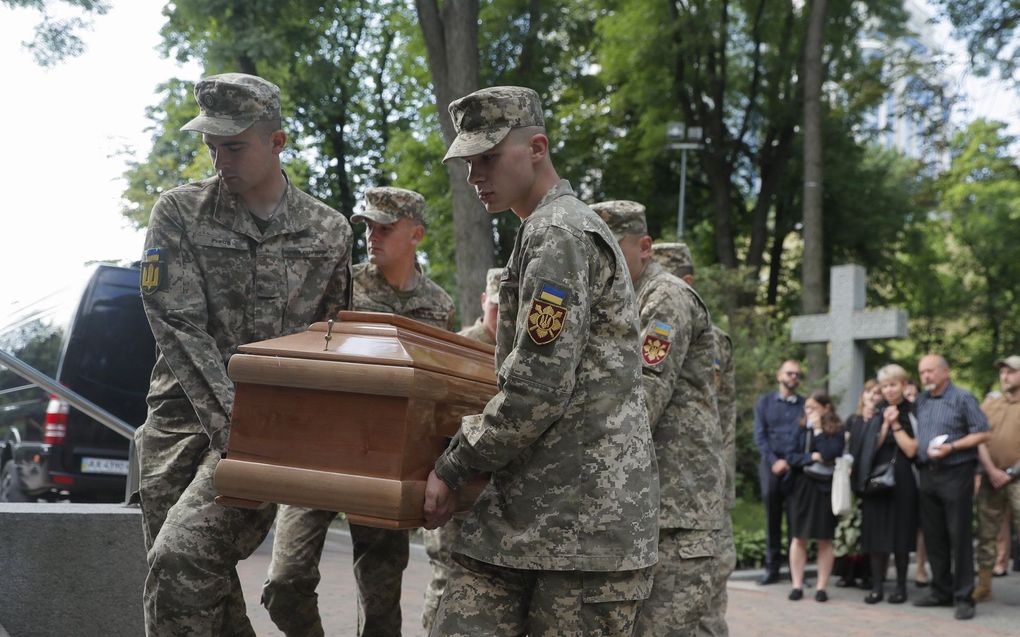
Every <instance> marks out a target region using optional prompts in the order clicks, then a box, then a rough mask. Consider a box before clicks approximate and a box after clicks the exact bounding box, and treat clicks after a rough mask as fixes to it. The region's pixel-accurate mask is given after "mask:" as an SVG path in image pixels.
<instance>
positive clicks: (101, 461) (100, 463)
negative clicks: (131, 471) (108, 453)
mask: <svg viewBox="0 0 1020 637" xmlns="http://www.w3.org/2000/svg"><path fill="white" fill-rule="evenodd" d="M81 472H82V473H107V474H113V475H118V476H126V475H127V474H128V461H127V460H114V459H113V458H82V459H81Z"/></svg>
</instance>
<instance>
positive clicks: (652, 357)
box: [641, 321, 673, 367]
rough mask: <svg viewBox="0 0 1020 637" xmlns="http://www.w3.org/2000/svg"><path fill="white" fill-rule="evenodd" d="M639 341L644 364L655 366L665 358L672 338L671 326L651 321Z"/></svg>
mask: <svg viewBox="0 0 1020 637" xmlns="http://www.w3.org/2000/svg"><path fill="white" fill-rule="evenodd" d="M648 327H649V329H648V330H647V331H646V332H645V339H644V341H643V342H642V343H641V358H642V359H643V360H644V361H645V365H648V366H650V367H656V366H658V365H659V364H660V363H662V361H664V360H666V356H667V355H668V354H669V348H670V345H671V343H672V338H673V326H672V325H670V324H668V323H663V322H662V321H652V323H651V325H649V326H648Z"/></svg>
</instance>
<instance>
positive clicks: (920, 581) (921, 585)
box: [914, 579, 928, 588]
mask: <svg viewBox="0 0 1020 637" xmlns="http://www.w3.org/2000/svg"><path fill="white" fill-rule="evenodd" d="M914 586H916V587H918V588H927V587H928V580H926V579H915V580H914Z"/></svg>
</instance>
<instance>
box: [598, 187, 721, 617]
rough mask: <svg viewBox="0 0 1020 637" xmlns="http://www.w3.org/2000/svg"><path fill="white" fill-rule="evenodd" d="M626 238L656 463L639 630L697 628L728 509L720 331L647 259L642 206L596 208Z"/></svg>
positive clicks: (684, 288) (694, 299) (686, 289)
mask: <svg viewBox="0 0 1020 637" xmlns="http://www.w3.org/2000/svg"><path fill="white" fill-rule="evenodd" d="M592 208H593V209H594V210H595V212H596V213H598V214H599V216H601V217H602V219H603V220H605V222H606V224H607V225H608V226H609V228H610V229H611V230H612V231H613V234H614V235H615V236H616V238H617V239H618V240H619V242H620V249H621V251H622V252H623V255H624V258H625V259H626V261H627V267H628V269H629V271H630V276H631V278H632V279H633V280H634V287H635V289H636V291H637V300H638V307H639V311H640V318H641V322H640V324H641V326H642V333H641V340H640V341H639V342H640V344H641V359H642V363H643V369H644V389H645V404H646V405H647V408H648V422H649V423H651V428H652V439H653V440H654V442H655V457H656V459H657V460H658V466H659V489H660V491H659V495H660V503H659V563H658V564H656V566H655V579H654V584H653V587H652V594H651V596H650V597H649V598H648V601H646V602H645V603H644V604H643V605H642V607H641V612H640V614H639V616H638V624H637V630H636V631H635V635H671V636H672V635H678V636H679V635H684V636H686V635H695V634H696V632H697V626H698V622H699V620H700V619H701V617H702V615H704V614H705V612H706V610H707V607H708V601H709V599H710V597H711V594H712V589H713V587H712V582H713V580H714V575H715V573H716V572H717V571H718V570H719V568H720V567H719V564H718V562H717V557H716V556H717V553H718V551H719V549H718V546H717V543H718V540H719V535H720V531H721V529H722V528H723V525H724V522H723V518H724V516H725V511H724V508H723V497H724V494H723V489H724V483H725V467H724V460H723V441H722V430H721V428H720V426H719V412H718V411H717V408H716V397H715V373H714V370H713V361H714V359H715V335H714V334H713V332H712V321H711V318H710V317H709V313H708V309H707V308H706V307H705V304H704V302H702V300H701V298H700V297H699V296H698V295H697V293H696V292H694V290H693V289H692V288H691V287H690V286H688V285H687V284H686V283H684V282H683V281H681V280H680V279H678V278H677V277H675V276H673V275H672V274H669V273H668V272H666V270H665V269H663V268H662V266H660V265H659V264H658V263H656V262H654V261H652V260H651V257H652V251H651V246H652V238H651V237H650V236H648V226H647V224H646V221H645V207H644V206H642V205H641V204H639V203H636V202H633V201H607V202H603V203H598V204H595V205H594V206H592Z"/></svg>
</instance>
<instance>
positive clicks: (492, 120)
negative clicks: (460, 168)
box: [443, 86, 545, 162]
mask: <svg viewBox="0 0 1020 637" xmlns="http://www.w3.org/2000/svg"><path fill="white" fill-rule="evenodd" d="M450 118H451V119H452V120H453V126H454V128H455V129H456V130H457V138H456V139H454V140H453V143H452V144H450V149H449V150H448V151H446V156H445V157H443V161H444V162H446V161H449V160H451V159H453V158H454V157H470V156H471V155H477V154H479V153H484V152H485V151H487V150H490V149H491V148H493V147H494V146H495V145H496V144H498V143H500V142H501V141H503V139H504V138H505V137H506V136H507V134H508V133H509V132H510V131H511V130H513V129H515V128H523V127H525V126H543V127H544V126H545V117H544V116H543V115H542V101H541V99H539V97H538V93H536V92H535V91H534V90H532V89H530V88H525V87H523V86H494V87H492V88H483V89H482V90H480V91H475V92H474V93H471V94H470V95H465V96H464V97H462V98H460V99H459V100H454V101H453V102H450Z"/></svg>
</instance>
